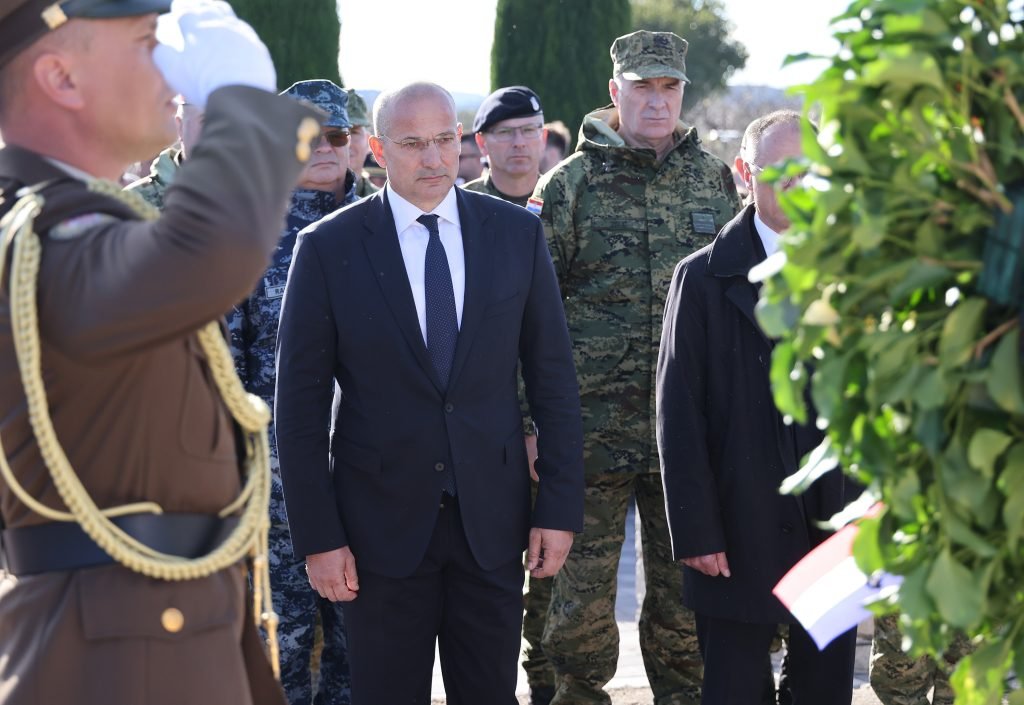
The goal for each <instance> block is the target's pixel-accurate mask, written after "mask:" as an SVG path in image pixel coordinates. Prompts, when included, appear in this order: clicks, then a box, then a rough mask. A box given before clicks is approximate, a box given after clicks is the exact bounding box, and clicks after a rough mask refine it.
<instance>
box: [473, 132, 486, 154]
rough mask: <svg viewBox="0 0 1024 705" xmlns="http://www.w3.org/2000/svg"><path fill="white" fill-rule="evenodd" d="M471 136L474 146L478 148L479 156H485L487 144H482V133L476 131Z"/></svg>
mask: <svg viewBox="0 0 1024 705" xmlns="http://www.w3.org/2000/svg"><path fill="white" fill-rule="evenodd" d="M473 138H474V139H475V140H476V146H477V147H479V148H480V156H483V157H486V156H487V145H486V144H484V134H483V133H482V132H477V133H476V134H475V135H473Z"/></svg>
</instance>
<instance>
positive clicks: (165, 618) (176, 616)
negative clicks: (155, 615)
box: [160, 607, 185, 634]
mask: <svg viewBox="0 0 1024 705" xmlns="http://www.w3.org/2000/svg"><path fill="white" fill-rule="evenodd" d="M160 624H161V625H162V626H163V628H164V629H165V630H166V631H168V632H170V633H171V634H177V633H178V632H180V631H181V630H182V628H184V626H185V615H183V614H182V613H181V610H179V609H178V608H177V607H168V608H167V609H165V610H164V611H163V614H161V615H160Z"/></svg>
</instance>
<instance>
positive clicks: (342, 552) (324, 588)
mask: <svg viewBox="0 0 1024 705" xmlns="http://www.w3.org/2000/svg"><path fill="white" fill-rule="evenodd" d="M306 575H307V576H309V584H310V586H312V588H313V589H314V590H316V591H317V592H318V593H320V597H323V598H324V599H327V600H330V601H331V602H351V601H352V600H354V599H356V597H357V596H358V594H359V576H358V575H357V574H356V558H355V556H353V555H352V551H351V550H350V549H349V547H348V546H342V547H341V548H336V549H334V550H333V551H327V552H325V553H312V554H310V555H308V556H306Z"/></svg>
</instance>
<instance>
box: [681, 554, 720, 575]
mask: <svg viewBox="0 0 1024 705" xmlns="http://www.w3.org/2000/svg"><path fill="white" fill-rule="evenodd" d="M682 563H683V565H686V566H689V567H690V568H693V569H694V570H697V571H700V572H701V573H704V575H710V576H711V577H712V578H713V577H715V576H716V575H721V576H722V577H723V578H728V577H730V576H731V575H732V573H730V572H729V561H728V560H726V558H725V553H724V552H720V553H709V554H708V555H706V556H694V557H693V558H684V559H682Z"/></svg>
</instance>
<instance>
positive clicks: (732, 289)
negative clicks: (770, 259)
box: [707, 204, 771, 345]
mask: <svg viewBox="0 0 1024 705" xmlns="http://www.w3.org/2000/svg"><path fill="white" fill-rule="evenodd" d="M764 258H765V254H764V246H763V245H762V244H761V239H760V238H759V237H758V235H757V230H756V228H755V227H754V205H753V204H750V205H748V206H747V207H746V208H744V209H743V210H741V211H740V212H739V214H737V215H736V217H734V218H733V219H732V220H730V221H729V222H728V223H726V224H725V226H724V227H723V228H722V230H721V232H720V233H718V237H716V238H715V242H714V243H713V244H712V245H711V252H710V254H709V255H708V269H707V271H708V274H709V275H710V276H713V277H720V278H723V279H732V281H730V282H729V283H728V284H726V287H725V296H726V298H727V299H729V301H731V302H732V303H733V304H734V305H735V306H736V307H737V308H739V310H740V311H741V312H742V313H743V315H744V316H746V318H747V319H748V320H749V321H750V322H751V324H752V325H753V326H754V328H756V329H757V332H758V333H760V334H761V336H762V337H763V338H764V339H765V341H767V342H768V343H769V345H771V341H770V340H769V339H768V336H767V335H765V333H764V330H763V329H762V328H761V324H760V323H758V322H757V316H755V315H754V307H755V306H756V305H757V295H758V291H759V289H760V287H759V286H758V285H756V284H752V283H750V281H749V280H748V279H747V275H748V274H749V273H750V270H751V269H752V268H753V267H754V266H755V265H757V264H758V263H759V262H761V261H763V260H764Z"/></svg>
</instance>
